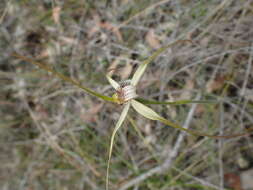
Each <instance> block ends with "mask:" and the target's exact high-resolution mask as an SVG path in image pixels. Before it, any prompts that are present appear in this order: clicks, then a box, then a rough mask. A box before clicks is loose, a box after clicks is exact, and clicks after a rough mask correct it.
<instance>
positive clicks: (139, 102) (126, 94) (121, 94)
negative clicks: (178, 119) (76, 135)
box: [13, 40, 253, 190]
mask: <svg viewBox="0 0 253 190" xmlns="http://www.w3.org/2000/svg"><path fill="white" fill-rule="evenodd" d="M179 42H180V43H181V42H191V41H190V40H177V41H175V42H172V43H170V44H169V45H166V46H164V47H161V48H159V49H158V50H156V51H155V52H154V53H153V54H152V55H151V56H150V57H149V58H147V59H146V60H144V61H143V62H142V63H141V64H140V65H139V67H138V68H137V70H136V71H135V73H134V75H133V77H132V79H131V80H127V81H124V82H121V83H118V82H116V81H115V80H113V79H112V78H111V77H110V76H109V75H106V78H107V80H108V81H109V83H110V84H111V86H112V87H113V88H114V89H115V93H114V94H113V96H112V97H109V96H105V95H103V94H100V93H98V92H95V91H93V90H91V89H89V88H87V87H85V86H83V85H82V84H81V83H79V82H77V81H75V80H73V79H71V78H69V77H67V76H65V75H63V74H61V73H58V72H57V71H55V70H54V69H53V68H52V67H50V66H48V65H46V64H42V63H39V62H36V61H34V60H33V59H30V58H27V57H25V56H22V55H19V54H17V53H13V56H14V57H17V58H19V59H21V60H23V61H26V62H30V63H32V64H34V65H37V66H38V67H39V68H41V69H43V70H46V71H48V72H50V73H52V74H53V75H54V76H57V77H58V78H61V79H62V80H65V81H68V82H70V83H72V84H73V85H75V86H77V87H79V88H81V89H83V90H84V91H86V92H87V93H89V94H90V95H93V96H96V97H98V98H100V99H103V100H105V101H108V102H112V103H117V104H121V105H124V108H123V110H122V112H121V115H120V117H119V120H118V121H117V123H116V126H115V128H114V130H113V132H112V136H111V139H110V147H109V155H108V162H107V171H106V190H108V189H109V170H110V161H111V155H112V150H113V143H114V139H115V135H116V133H117V131H118V130H119V129H120V127H121V126H122V124H123V122H124V120H125V119H126V116H127V113H128V111H129V109H130V107H133V109H134V110H135V111H136V112H138V113H139V114H141V115H142V116H144V117H146V118H147V119H150V120H156V121H159V122H161V123H163V124H165V125H167V126H170V127H173V128H176V129H179V130H181V131H185V132H187V133H190V134H192V135H198V136H206V137H210V138H233V137H238V136H244V135H248V134H249V133H248V132H249V131H252V130H253V129H248V130H247V131H248V132H246V133H242V134H234V135H228V136H215V135H210V134H206V133H202V132H199V131H194V130H191V129H185V128H183V127H181V126H180V125H178V124H176V123H174V122H172V121H169V120H167V119H165V118H164V117H162V116H160V115H159V114H158V113H156V112H155V111H154V110H152V109H151V108H149V107H147V106H146V105H144V104H172V105H181V104H187V103H212V102H211V101H204V100H203V101H193V100H180V101H176V102H160V101H154V100H146V99H143V98H139V97H138V95H137V94H136V86H137V84H138V82H139V81H140V78H141V76H142V75H143V74H144V72H145V70H146V68H147V66H148V64H149V63H151V62H152V61H154V60H155V59H156V58H157V57H158V56H159V55H160V54H161V53H162V52H164V51H165V50H167V49H168V48H169V47H171V46H173V45H175V44H177V43H179ZM215 103H216V102H215Z"/></svg>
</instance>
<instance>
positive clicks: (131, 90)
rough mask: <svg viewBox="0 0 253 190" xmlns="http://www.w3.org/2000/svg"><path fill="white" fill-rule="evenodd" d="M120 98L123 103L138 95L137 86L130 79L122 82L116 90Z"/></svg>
mask: <svg viewBox="0 0 253 190" xmlns="http://www.w3.org/2000/svg"><path fill="white" fill-rule="evenodd" d="M116 93H117V96H118V100H119V102H121V103H122V104H124V103H126V102H128V101H129V100H132V99H134V98H136V97H138V95H137V94H136V87H135V86H133V85H132V84H131V82H130V81H129V80H127V81H123V82H121V83H120V87H119V88H118V89H117V90H116Z"/></svg>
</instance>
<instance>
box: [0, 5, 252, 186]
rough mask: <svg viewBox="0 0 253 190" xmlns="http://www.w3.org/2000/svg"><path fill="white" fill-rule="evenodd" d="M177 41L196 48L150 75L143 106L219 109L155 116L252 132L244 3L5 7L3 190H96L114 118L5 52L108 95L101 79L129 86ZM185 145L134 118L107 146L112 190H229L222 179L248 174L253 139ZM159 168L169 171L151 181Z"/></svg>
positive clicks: (0, 108)
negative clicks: (111, 76) (142, 67)
mask: <svg viewBox="0 0 253 190" xmlns="http://www.w3.org/2000/svg"><path fill="white" fill-rule="evenodd" d="M179 38H181V39H191V40H193V41H194V42H195V44H183V45H177V46H175V47H173V48H171V49H170V50H169V51H167V52H166V53H164V54H163V55H162V56H160V57H159V59H157V60H156V61H155V62H154V63H153V64H151V65H150V66H149V68H148V69H147V71H146V73H145V75H144V77H143V78H142V81H141V83H140V85H139V86H138V93H139V95H141V96H143V97H146V98H150V99H151V98H152V99H156V100H160V101H165V100H178V99H194V98H195V97H196V95H197V94H201V99H213V100H217V101H221V103H219V104H215V105H213V104H208V105H198V106H197V107H192V105H181V106H174V107H173V106H152V108H154V109H155V110H157V111H159V113H160V114H162V115H163V116H165V117H167V118H170V119H173V120H174V121H177V122H178V123H180V124H182V125H186V124H187V125H188V127H190V128H191V129H195V130H199V131H204V132H208V133H210V134H221V135H222V134H224V135H225V134H233V133H239V132H241V131H243V130H244V129H246V128H249V127H251V126H252V124H253V116H252V115H253V86H252V84H253V75H252V73H253V66H252V57H253V50H252V48H251V47H252V43H253V4H252V1H250V0H241V1H238V0H223V1H217V0H210V1H204V0H199V1H185V0H180V1H172V0H171V1H169V0H166V1H165V0H163V1H159V2H158V1H144V0H143V1H128V0H125V1H116V0H114V1H108V4H107V6H106V1H105V0H102V1H85V0H83V1H81V0H79V1H77V0H71V1H65V2H64V3H63V1H53V0H48V1H44V2H43V1H28V0H23V1H18V0H16V1H15V0H4V1H1V2H0V49H1V56H0V85H1V88H0V115H1V118H0V141H1V144H0V150H1V155H0V161H1V166H0V187H1V189H10V190H11V189H20V190H23V189H24V190H28V189H29V190H32V189H36V190H37V189H77V190H83V189H92V190H100V189H104V188H105V173H106V161H107V154H108V147H109V138H110V135H111V132H112V127H113V126H114V124H115V121H116V120H117V118H118V116H119V113H120V110H121V109H122V108H121V107H120V106H117V105H113V104H111V103H105V102H101V101H100V100H98V99H96V98H94V97H91V96H89V95H87V94H85V93H83V91H82V90H80V89H78V88H76V87H74V86H72V85H70V84H69V83H66V82H64V81H61V80H59V79H57V78H54V77H52V76H51V75H50V74H48V73H46V72H45V71H42V70H39V69H37V68H36V67H35V66H33V65H32V64H29V63H26V62H24V61H21V60H18V59H15V58H14V57H11V53H12V52H14V51H15V52H18V53H20V54H22V55H26V56H28V57H33V58H36V59H37V60H40V61H42V62H45V63H48V64H51V65H52V66H53V67H55V68H56V69H57V70H58V71H59V72H61V73H63V74H65V75H68V76H71V77H72V78H74V79H76V80H78V81H80V82H82V83H83V84H85V85H86V86H89V87H90V88H92V89H94V90H96V91H98V92H101V93H104V94H107V95H111V94H112V89H110V87H109V84H108V83H107V82H106V79H105V77H104V74H105V73H106V71H107V69H108V68H113V67H117V68H119V70H116V71H115V77H116V78H117V79H119V80H125V79H126V78H128V77H129V75H131V73H132V72H131V71H134V70H135V68H136V66H137V65H138V64H139V63H140V61H141V60H143V59H144V58H145V57H147V56H148V55H150V54H151V52H153V50H154V49H156V48H157V47H159V46H160V45H165V44H168V43H169V42H171V41H174V40H177V39H179ZM193 108H194V109H193ZM191 110H192V113H191V112H190V111H191ZM190 113H191V114H190ZM187 118H188V119H189V122H190V123H187V122H186V121H188V120H187ZM182 135H183V134H182V133H180V132H179V131H176V130H174V129H172V128H169V127H165V126H164V125H162V124H159V123H157V122H151V121H149V120H146V119H143V118H142V117H141V116H137V115H136V114H131V112H130V115H129V120H128V121H127V122H126V123H125V124H124V127H123V128H122V129H121V130H120V132H119V135H117V138H116V142H115V148H114V153H113V158H112V162H111V164H112V165H111V174H110V175H111V181H110V187H111V189H127V188H128V189H134V190H137V189H138V190H144V189H145V190H148V189H150V190H151V189H152V190H156V189H157V190H158V189H159V190H167V189H170V190H191V189H194V190H196V189H198V190H201V189H223V188H224V187H226V189H228V186H227V185H228V184H227V180H226V178H224V175H225V174H227V173H240V171H242V170H246V169H250V168H251V167H252V166H253V165H252V159H253V156H252V155H253V154H252V145H253V144H252V136H246V137H238V138H233V139H223V140H214V139H210V138H202V137H196V136H192V135H186V136H184V135H183V136H182ZM180 139H181V140H180ZM177 143H178V144H177ZM173 151H174V152H173ZM172 153H173V154H172ZM171 155H172V156H171ZM170 156H171V158H170ZM169 160H170V161H169ZM241 160H243V161H244V162H243V163H246V164H244V165H243V164H241ZM166 161H167V162H168V161H169V162H170V163H169V167H166V168H165V169H164V168H162V169H161V170H156V168H159V167H160V168H161V167H162V166H163V164H164V163H166ZM167 164H168V163H167ZM153 170H155V172H153V173H152V171H153ZM150 172H151V173H150Z"/></svg>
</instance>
